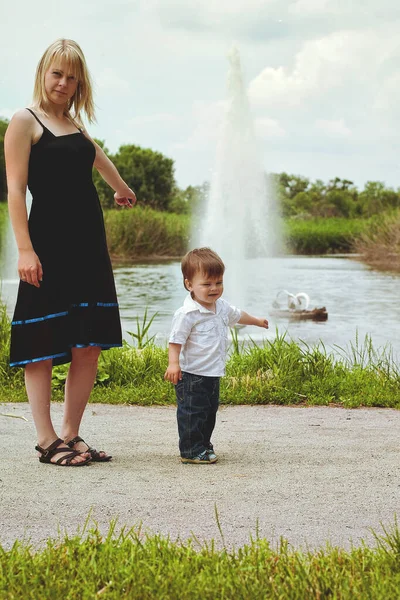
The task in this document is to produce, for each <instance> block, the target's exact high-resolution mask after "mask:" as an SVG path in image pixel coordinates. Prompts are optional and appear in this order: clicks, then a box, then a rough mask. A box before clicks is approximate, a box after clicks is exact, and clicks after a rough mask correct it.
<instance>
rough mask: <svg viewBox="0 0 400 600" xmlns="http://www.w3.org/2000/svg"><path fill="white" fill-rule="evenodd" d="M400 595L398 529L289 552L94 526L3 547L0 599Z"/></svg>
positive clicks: (301, 599) (351, 599)
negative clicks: (344, 545) (35, 546)
mask: <svg viewBox="0 0 400 600" xmlns="http://www.w3.org/2000/svg"><path fill="white" fill-rule="evenodd" d="M399 590H400V532H399V530H398V527H397V522H396V520H395V522H394V525H393V526H390V527H387V528H385V527H382V533H381V534H379V535H377V534H375V546H374V547H368V546H367V545H366V544H361V545H360V546H359V547H353V548H351V549H350V550H348V551H346V550H344V549H341V548H338V547H333V546H329V545H327V546H326V547H325V548H323V549H320V550H315V551H311V550H310V551H300V550H294V549H292V548H291V547H290V545H289V544H288V543H287V542H286V541H285V540H283V539H281V541H280V544H279V546H278V547H277V548H272V547H271V545H270V544H269V542H268V541H267V540H265V539H260V538H258V536H257V535H255V536H254V538H250V540H249V543H248V544H247V545H245V546H243V547H241V548H238V549H236V550H235V549H232V550H230V549H227V548H222V549H218V548H217V545H216V544H215V542H214V541H211V542H209V543H206V544H200V543H199V542H198V541H197V540H196V539H195V538H192V539H190V540H188V541H185V542H179V541H172V540H171V539H169V538H166V537H163V536H161V535H146V534H144V533H143V532H142V531H141V529H140V527H139V528H136V529H135V528H134V529H124V528H122V529H121V530H119V531H118V530H117V528H116V524H115V523H112V524H111V526H110V529H109V531H108V533H107V534H106V535H104V536H103V535H102V534H101V533H100V531H99V529H98V528H97V527H96V526H94V527H93V528H92V529H90V530H89V531H83V532H82V534H78V535H76V536H71V537H68V536H65V537H64V538H60V539H59V540H49V541H48V542H47V545H46V547H45V548H43V549H42V550H39V551H36V552H35V551H33V550H32V548H30V547H29V545H27V544H23V543H20V542H18V541H16V542H15V544H14V545H13V547H12V548H11V549H10V550H5V549H3V548H2V547H1V546H0V599H1V600H17V599H18V600H19V599H22V598H23V599H24V600H37V599H38V598H40V600H54V599H55V598H57V599H58V598H63V599H64V600H76V599H77V598H79V600H89V599H90V600H92V599H95V598H102V599H103V600H123V599H125V598H126V599H132V600H134V599H138V600H151V599H156V600H168V599H171V600H178V599H179V600H198V599H199V598H201V599H202V600H215V599H218V600H224V599H225V600H228V599H232V600H253V599H260V600H261V599H264V598H268V599H271V600H275V599H276V600H312V599H315V600H322V599H329V598H332V599H338V600H339V599H340V600H347V599H348V600H355V599H360V600H365V599H367V598H371V599H374V600H392V599H393V600H394V599H397V598H399Z"/></svg>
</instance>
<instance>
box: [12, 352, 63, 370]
mask: <svg viewBox="0 0 400 600" xmlns="http://www.w3.org/2000/svg"><path fill="white" fill-rule="evenodd" d="M61 356H68V352H61V353H60V354H51V355H50V356H41V357H40V358H29V359H28V360H21V361H19V362H13V363H10V367H18V366H19V365H28V364H29V363H36V362H40V361H41V360H48V359H49V358H60V357H61Z"/></svg>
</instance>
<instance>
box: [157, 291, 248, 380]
mask: <svg viewBox="0 0 400 600" xmlns="http://www.w3.org/2000/svg"><path fill="white" fill-rule="evenodd" d="M241 314H242V313H241V311H240V309H239V308H236V307H235V306H231V305H230V304H229V303H228V302H226V300H223V299H222V298H218V300H217V301H216V311H215V313H213V312H212V311H211V310H208V308H205V307H204V306H202V305H201V304H199V303H198V302H196V301H195V300H193V298H192V297H191V295H190V294H188V296H187V297H186V299H185V302H184V304H183V306H181V308H178V310H177V311H176V313H175V314H174V318H173V320H172V329H171V335H170V337H169V342H170V343H171V344H182V348H181V353H180V356H179V364H180V367H181V369H182V371H187V372H188V373H193V374H194V375H204V376H207V377H222V375H225V363H226V355H227V350H228V327H233V325H235V324H236V323H237V322H238V321H239V319H240V317H241Z"/></svg>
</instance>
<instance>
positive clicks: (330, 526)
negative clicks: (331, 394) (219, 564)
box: [0, 404, 400, 547]
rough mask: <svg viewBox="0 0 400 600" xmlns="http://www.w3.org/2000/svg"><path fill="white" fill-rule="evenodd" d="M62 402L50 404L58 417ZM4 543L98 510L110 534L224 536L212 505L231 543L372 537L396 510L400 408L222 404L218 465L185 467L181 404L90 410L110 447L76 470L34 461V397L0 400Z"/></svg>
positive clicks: (71, 525) (96, 434) (75, 523)
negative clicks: (122, 529) (256, 538)
mask: <svg viewBox="0 0 400 600" xmlns="http://www.w3.org/2000/svg"><path fill="white" fill-rule="evenodd" d="M61 411H62V407H61V406H60V405H58V404H56V405H54V406H53V415H54V419H55V422H56V423H57V424H59V423H60V421H61ZM0 412H3V413H12V414H18V415H24V416H25V417H26V418H28V419H29V422H25V421H23V420H21V419H11V418H5V417H0V453H1V457H2V458H1V463H0V464H1V466H0V506H1V513H0V544H1V545H3V547H9V546H10V545H11V544H12V543H13V542H14V540H15V539H16V538H18V539H23V538H25V539H30V540H31V542H32V543H33V544H34V545H35V546H36V545H38V544H40V543H41V542H42V541H43V540H45V539H46V538H48V537H57V535H58V530H59V528H60V529H61V531H62V532H63V531H68V533H70V534H73V533H76V532H77V530H78V528H79V527H82V525H83V523H84V522H85V519H86V517H87V515H88V513H89V511H90V509H92V518H93V519H94V520H95V521H96V522H97V523H98V524H99V526H100V528H101V530H102V531H106V530H107V529H108V525H109V522H110V520H111V519H113V518H116V517H117V518H118V522H119V524H121V525H128V526H132V525H135V524H136V525H137V524H139V523H142V524H143V527H144V529H146V530H149V531H153V532H161V533H163V534H165V535H168V534H169V535H170V536H171V538H172V539H176V538H177V537H180V538H183V539H184V538H187V537H188V536H190V535H191V533H192V532H193V533H194V534H195V535H196V536H197V537H198V538H199V539H200V540H210V539H211V538H214V539H215V540H218V541H220V540H221V537H220V533H219V530H218V526H217V522H216V518H215V505H216V506H217V508H218V513H219V519H220V523H221V526H222V530H223V533H224V537H225V542H226V544H227V545H229V546H236V547H237V546H239V545H243V544H245V543H246V542H248V541H249V536H250V534H253V535H254V534H255V531H256V527H257V523H258V530H259V534H260V535H261V536H263V537H267V538H268V539H269V540H270V541H271V542H272V543H273V544H275V543H277V542H278V541H279V538H280V536H284V537H285V538H287V539H288V540H289V542H291V543H292V544H293V545H294V546H296V547H298V546H305V545H309V546H310V547H317V546H322V545H325V543H326V542H327V541H328V540H329V541H330V542H331V543H333V544H335V545H343V546H345V547H349V544H350V540H352V541H353V542H354V543H356V544H358V543H359V541H360V539H362V538H363V539H365V540H366V541H367V542H368V543H373V537H372V535H371V533H370V531H369V528H370V527H373V528H374V529H375V530H380V522H383V523H385V524H386V525H390V524H392V523H393V521H394V514H395V512H396V511H398V510H399V490H400V473H399V471H400V442H399V440H400V411H394V410H388V409H359V410H345V409H340V408H288V407H276V406H257V407H255V406H253V407H244V406H239V407H227V408H223V409H221V410H220V412H219V415H218V423H217V428H216V432H215V439H214V446H215V449H216V451H217V453H218V455H219V457H220V460H219V462H218V463H217V464H216V465H208V466H197V465H182V464H180V462H179V459H178V452H177V431H176V423H175V409H174V408H173V407H165V408H164V407H155V408H148V407H137V406H132V407H125V406H124V407H119V406H108V405H90V406H89V408H88V410H87V413H86V415H85V417H84V422H83V427H82V430H81V434H82V436H83V437H85V438H86V439H87V440H88V441H90V443H91V444H92V445H94V446H96V447H97V448H98V449H103V448H104V449H106V450H107V451H108V452H110V453H112V454H113V456H114V460H113V461H112V462H111V463H107V464H99V463H97V464H92V465H90V466H87V467H84V468H79V469H69V468H59V467H53V466H49V465H43V464H40V463H39V462H38V460H37V459H36V458H35V452H34V445H35V432H34V427H33V423H32V419H31V417H30V412H29V407H28V405H27V404H8V405H1V407H0Z"/></svg>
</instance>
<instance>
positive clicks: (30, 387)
mask: <svg viewBox="0 0 400 600" xmlns="http://www.w3.org/2000/svg"><path fill="white" fill-rule="evenodd" d="M51 369H52V361H51V360H42V361H39V362H37V363H30V364H28V365H26V367H25V387H26V393H27V395H28V400H29V404H30V407H31V411H32V417H33V421H34V423H35V427H36V432H37V438H38V445H39V446H41V447H42V448H47V447H48V446H50V444H52V443H53V442H54V441H55V440H56V439H57V438H58V435H57V434H56V432H55V431H54V427H53V423H52V420H51V416H50V400H51ZM65 447H66V446H65V444H60V448H65ZM61 456H62V454H60V455H57V454H55V455H54V457H53V459H52V462H56V460H58V459H60V458H61ZM82 460H84V458H82V457H81V456H77V457H76V458H74V459H72V461H71V462H72V463H78V462H82Z"/></svg>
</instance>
